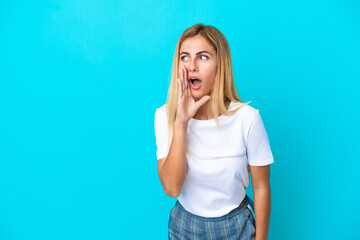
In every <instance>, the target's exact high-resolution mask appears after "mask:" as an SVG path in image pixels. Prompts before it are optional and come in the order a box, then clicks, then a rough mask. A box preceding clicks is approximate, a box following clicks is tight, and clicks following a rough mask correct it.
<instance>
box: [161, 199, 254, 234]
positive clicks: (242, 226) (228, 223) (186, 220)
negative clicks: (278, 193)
mask: <svg viewBox="0 0 360 240" xmlns="http://www.w3.org/2000/svg"><path fill="white" fill-rule="evenodd" d="M253 211H254V202H253V200H251V199H250V198H249V197H248V195H245V198H244V200H243V201H242V202H241V204H240V205H239V206H238V207H237V208H235V209H233V210H232V211H231V212H229V213H228V214H226V215H224V216H221V217H210V218H207V217H201V216H198V215H195V214H192V213H190V212H188V211H186V210H185V208H184V207H183V206H182V205H181V204H180V202H179V201H176V203H175V206H174V207H173V208H172V209H171V211H170V218H169V223H168V227H169V234H168V236H169V239H216V240H217V239H229V240H230V239H234V240H235V239H243V240H249V239H250V240H254V239H255V216H254V214H253Z"/></svg>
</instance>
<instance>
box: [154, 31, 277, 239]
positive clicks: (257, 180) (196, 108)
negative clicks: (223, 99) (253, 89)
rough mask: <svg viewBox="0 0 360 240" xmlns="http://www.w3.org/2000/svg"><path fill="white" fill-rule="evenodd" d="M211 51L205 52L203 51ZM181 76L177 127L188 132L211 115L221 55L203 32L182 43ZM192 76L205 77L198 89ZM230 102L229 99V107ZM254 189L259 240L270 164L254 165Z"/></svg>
mask: <svg viewBox="0 0 360 240" xmlns="http://www.w3.org/2000/svg"><path fill="white" fill-rule="evenodd" d="M203 51H207V52H208V53H206V52H204V53H201V54H197V53H199V52H203ZM179 64H180V65H179V73H180V79H178V86H179V92H178V102H177V103H178V106H177V117H176V120H175V123H174V129H183V131H181V132H183V133H184V134H186V128H187V125H188V121H189V120H190V119H191V118H192V117H194V118H195V119H199V120H207V119H209V117H208V115H207V108H208V100H209V99H210V96H209V95H210V92H211V89H212V88H213V86H214V82H215V76H216V68H217V56H216V51H215V50H214V49H213V47H212V46H211V45H210V43H209V42H208V41H207V40H206V39H205V38H204V37H202V36H199V35H198V36H195V37H191V38H187V39H186V40H185V41H184V42H183V43H182V45H181V47H180V63H179ZM188 76H195V77H197V78H199V79H200V80H201V87H200V88H199V89H197V90H195V89H192V88H191V87H190V83H189V80H188ZM229 104H230V102H227V103H226V106H227V108H228V106H229ZM164 162H165V158H163V159H159V161H158V172H159V178H160V181H161V170H162V167H163V164H164ZM250 173H251V177H252V186H253V193H254V207H255V209H254V212H255V218H256V240H265V239H267V237H268V231H269V223H270V207H271V191H270V165H266V166H250ZM176 196H178V194H177V195H176Z"/></svg>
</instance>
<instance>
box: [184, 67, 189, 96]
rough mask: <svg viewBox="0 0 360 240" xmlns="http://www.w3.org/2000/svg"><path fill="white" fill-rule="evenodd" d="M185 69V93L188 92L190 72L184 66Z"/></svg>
mask: <svg viewBox="0 0 360 240" xmlns="http://www.w3.org/2000/svg"><path fill="white" fill-rule="evenodd" d="M183 68H184V82H185V91H186V92H187V90H188V71H187V68H186V67H185V66H184V65H183Z"/></svg>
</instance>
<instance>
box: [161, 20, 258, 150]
mask: <svg viewBox="0 0 360 240" xmlns="http://www.w3.org/2000/svg"><path fill="white" fill-rule="evenodd" d="M197 35H200V36H202V37H204V38H205V39H206V40H207V41H208V42H209V43H210V44H211V45H212V46H213V48H214V50H215V51H216V53H217V70H216V76H215V83H214V87H213V89H212V90H211V93H210V99H209V100H208V102H209V114H210V118H213V119H214V120H215V122H216V125H217V128H218V129H220V128H221V127H220V124H219V119H218V116H220V115H225V116H231V115H233V114H235V113H236V112H237V111H238V110H239V109H240V108H241V107H243V106H245V105H246V104H249V103H250V102H252V101H250V102H247V103H245V104H243V105H241V106H240V107H239V108H237V109H234V110H232V111H229V110H227V109H226V106H225V100H227V101H228V100H231V101H234V102H240V103H244V102H243V101H242V100H241V99H240V97H239V95H238V93H237V91H236V87H235V82H234V76H233V68H232V63H231V54H230V47H229V44H228V42H227V40H226V38H225V36H224V35H223V34H222V33H221V32H220V31H219V30H218V29H217V28H215V27H213V26H210V25H204V24H201V23H199V24H196V25H194V26H192V27H190V28H188V29H186V30H185V31H184V32H183V33H182V34H181V36H180V38H179V40H178V42H177V44H176V48H175V54H174V59H173V64H172V74H171V79H170V86H169V90H168V95H167V98H166V106H167V118H168V149H169V148H170V144H171V140H172V137H173V126H174V122H175V119H176V112H177V98H178V84H177V79H178V78H180V74H179V55H180V47H181V44H182V43H183V42H184V41H185V39H187V38H189V37H195V36H197ZM186 153H188V154H190V155H191V153H190V151H189V149H188V147H187V146H186Z"/></svg>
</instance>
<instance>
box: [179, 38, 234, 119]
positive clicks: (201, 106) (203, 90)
mask: <svg viewBox="0 0 360 240" xmlns="http://www.w3.org/2000/svg"><path fill="white" fill-rule="evenodd" d="M179 70H180V71H179V72H180V79H179V80H180V82H181V84H179V85H180V88H179V90H180V93H181V96H182V97H183V98H180V99H179V101H178V104H179V105H178V106H179V107H180V111H181V112H178V114H180V119H181V120H182V121H188V120H189V119H190V118H191V117H193V118H195V119H199V120H208V119H209V116H208V114H207V112H208V111H207V110H208V100H209V99H210V93H211V90H212V88H213V87H214V83H215V76H216V71H217V53H216V51H215V49H214V48H213V47H212V46H211V44H210V43H209V42H208V41H207V40H206V39H205V38H204V37H202V36H200V35H197V36H194V37H190V38H187V39H185V41H183V43H182V44H181V47H180V59H179ZM189 76H192V77H196V78H198V79H200V80H201V87H200V88H199V89H196V90H195V89H193V88H192V87H191V85H190V80H188V77H189ZM179 80H178V81H179ZM226 104H229V102H228V103H226ZM182 110H183V111H182Z"/></svg>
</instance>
